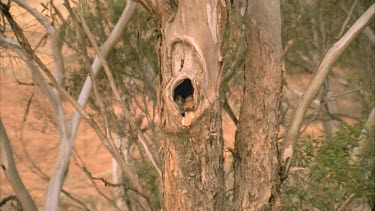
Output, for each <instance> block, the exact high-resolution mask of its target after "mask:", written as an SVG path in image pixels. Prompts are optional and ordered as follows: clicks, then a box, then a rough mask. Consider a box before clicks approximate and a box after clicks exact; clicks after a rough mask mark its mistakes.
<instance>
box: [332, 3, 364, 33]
mask: <svg viewBox="0 0 375 211" xmlns="http://www.w3.org/2000/svg"><path fill="white" fill-rule="evenodd" d="M358 2H359V0H355V1H354V2H353V4H352V6H351V7H350V10H349V13H348V16H347V17H346V19H345V21H344V23H343V24H342V26H341V30H340V32H339V35H338V36H337V37H338V39H340V38H341V37H342V35H343V34H344V31H345V29H346V26H347V25H348V23H349V20H350V18H351V17H352V15H353V12H354V9H355V6H356V5H357V3H358Z"/></svg>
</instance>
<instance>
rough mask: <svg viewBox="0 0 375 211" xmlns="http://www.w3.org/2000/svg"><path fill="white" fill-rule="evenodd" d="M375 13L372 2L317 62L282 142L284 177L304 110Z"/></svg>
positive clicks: (374, 6)
mask: <svg viewBox="0 0 375 211" xmlns="http://www.w3.org/2000/svg"><path fill="white" fill-rule="evenodd" d="M374 15H375V4H373V5H372V6H371V7H370V8H369V9H368V10H367V11H366V12H365V13H364V14H363V15H362V16H361V17H360V18H359V19H358V20H357V21H356V22H355V23H354V24H353V26H352V27H351V28H350V29H349V30H348V31H347V32H346V33H345V35H344V36H343V37H342V38H341V39H340V40H339V41H337V42H336V43H335V44H334V45H333V46H332V47H331V48H330V49H329V50H328V52H327V53H326V54H325V55H324V57H323V60H322V62H321V63H320V64H319V66H318V68H317V70H316V72H315V75H314V77H313V79H312V80H311V81H310V83H309V85H308V87H307V89H306V91H305V92H304V94H303V96H302V97H301V100H300V101H299V103H298V105H297V108H296V110H295V112H294V115H293V119H292V122H291V126H290V128H289V129H288V132H287V134H286V137H285V139H284V142H283V150H282V156H281V162H282V168H283V169H282V176H283V177H286V175H287V173H288V169H289V167H290V162H291V159H292V156H293V153H294V148H295V145H296V142H297V139H298V137H299V131H300V128H301V126H302V121H303V118H304V116H305V113H306V110H307V108H308V107H309V105H310V103H311V101H312V100H313V99H314V97H315V95H316V94H317V92H318V91H319V89H320V87H321V86H322V84H323V83H324V80H325V78H326V77H327V75H328V73H329V71H330V69H331V67H332V66H333V64H334V63H335V62H336V61H337V59H338V58H339V57H340V56H341V54H342V53H343V52H344V50H345V49H346V48H347V47H348V46H349V45H350V44H351V42H352V41H353V40H354V38H356V37H357V36H358V34H359V33H360V32H361V31H362V30H363V29H364V28H365V27H366V26H367V25H368V24H369V23H370V22H371V20H372V19H373V17H374Z"/></svg>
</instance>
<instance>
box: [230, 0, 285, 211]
mask: <svg viewBox="0 0 375 211" xmlns="http://www.w3.org/2000/svg"><path fill="white" fill-rule="evenodd" d="M246 39H247V44H248V53H247V58H246V69H245V88H244V94H243V104H242V106H241V111H240V119H239V123H238V127H237V131H236V140H235V155H234V207H233V209H234V210H270V209H272V207H273V206H274V203H275V199H277V198H278V186H279V184H280V181H279V180H280V179H279V176H278V161H277V138H278V130H279V129H278V128H279V123H280V116H281V114H280V108H281V107H280V106H281V95H282V77H283V64H284V63H283V50H282V45H281V18H280V3H279V1H276V0H266V1H264V0H255V1H249V2H248V6H247V21H246Z"/></svg>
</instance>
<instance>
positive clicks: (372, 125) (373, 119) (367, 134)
mask: <svg viewBox="0 0 375 211" xmlns="http://www.w3.org/2000/svg"><path fill="white" fill-rule="evenodd" d="M374 131H375V108H373V109H372V110H371V113H370V115H369V117H368V119H367V121H366V128H365V129H363V130H362V131H361V134H360V136H359V137H358V146H357V147H355V148H354V149H353V151H352V152H351V155H350V157H351V160H352V161H353V162H359V161H361V160H363V159H364V158H366V157H367V154H368V153H370V152H371V150H373V149H371V145H372V144H374V143H371V142H375V139H374V135H375V132H374Z"/></svg>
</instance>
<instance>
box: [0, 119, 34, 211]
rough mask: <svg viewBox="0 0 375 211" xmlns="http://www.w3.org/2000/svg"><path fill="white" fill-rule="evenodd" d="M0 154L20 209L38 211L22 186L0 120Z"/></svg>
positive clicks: (2, 165) (2, 166) (3, 167)
mask: <svg viewBox="0 0 375 211" xmlns="http://www.w3.org/2000/svg"><path fill="white" fill-rule="evenodd" d="M0 148H1V150H0V152H1V168H2V169H3V171H4V173H5V176H6V177H7V179H8V181H9V183H10V185H11V186H12V188H13V191H14V192H15V193H16V195H17V197H18V199H19V200H20V202H21V205H22V208H23V209H25V210H26V211H29V210H30V211H34V210H35V211H36V210H38V209H37V207H36V205H35V203H34V201H33V200H32V199H31V196H30V194H29V192H28V191H27V189H26V187H25V185H24V184H23V182H22V180H21V178H20V175H19V174H18V171H17V167H16V164H15V163H14V159H13V152H12V147H11V145H10V141H9V138H8V135H7V133H6V131H5V128H4V125H3V122H2V121H1V118H0Z"/></svg>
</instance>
